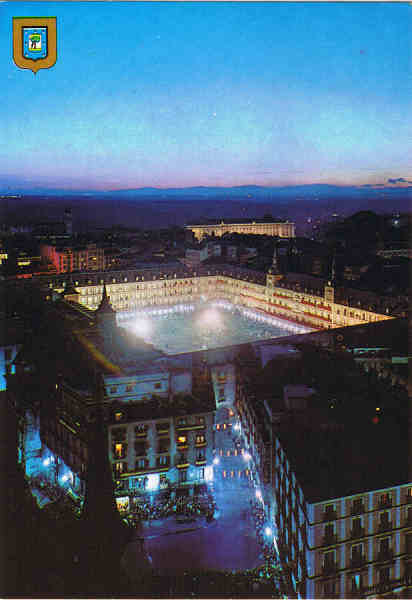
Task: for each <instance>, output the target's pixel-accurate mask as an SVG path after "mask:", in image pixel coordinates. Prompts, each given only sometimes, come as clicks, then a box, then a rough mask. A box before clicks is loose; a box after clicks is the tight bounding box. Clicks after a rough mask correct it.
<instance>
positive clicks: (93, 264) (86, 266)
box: [40, 244, 105, 273]
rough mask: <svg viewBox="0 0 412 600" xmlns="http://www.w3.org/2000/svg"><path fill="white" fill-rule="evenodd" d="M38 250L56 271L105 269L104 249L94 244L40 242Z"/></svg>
mask: <svg viewBox="0 0 412 600" xmlns="http://www.w3.org/2000/svg"><path fill="white" fill-rule="evenodd" d="M40 252H41V256H42V258H43V259H46V260H48V261H49V262H51V263H52V264H53V265H54V267H55V268H56V271H57V273H71V272H73V271H103V270H104V269H105V260H104V249H103V248H99V247H98V246H97V245H96V244H86V245H84V246H69V245H64V246H57V245H54V244H41V246H40Z"/></svg>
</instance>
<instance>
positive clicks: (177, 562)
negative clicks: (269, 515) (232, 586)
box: [124, 408, 264, 577]
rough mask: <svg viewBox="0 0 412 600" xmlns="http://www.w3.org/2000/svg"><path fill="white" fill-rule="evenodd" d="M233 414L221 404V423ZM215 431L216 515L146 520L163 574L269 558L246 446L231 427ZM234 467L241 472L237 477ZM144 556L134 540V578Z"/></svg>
mask: <svg viewBox="0 0 412 600" xmlns="http://www.w3.org/2000/svg"><path fill="white" fill-rule="evenodd" d="M228 413H229V409H227V408H219V409H218V410H217V413H216V424H217V425H219V424H220V423H222V424H223V421H225V423H226V424H227V423H228V422H230V421H231V420H233V419H234V414H233V416H232V417H231V419H230V421H228V419H227V416H228ZM215 436H216V437H215V448H216V452H215V456H216V458H215V465H214V467H215V477H214V484H213V492H214V497H215V500H216V513H215V519H214V520H213V521H212V522H210V523H207V522H206V519H204V518H198V519H197V520H196V521H194V522H189V523H187V524H185V525H180V524H179V525H178V524H175V525H174V517H170V518H168V519H167V520H163V521H161V520H157V521H153V522H150V523H149V522H145V523H144V525H143V528H142V530H141V531H140V535H141V536H142V537H144V548H145V551H146V552H147V553H148V555H149V556H150V559H149V560H150V561H151V564H149V565H148V567H152V568H154V569H156V571H158V572H159V573H163V574H167V573H172V572H179V571H188V570H235V571H242V570H246V569H251V568H254V567H256V566H258V565H261V564H263V563H264V557H263V555H262V549H261V547H260V544H259V542H258V539H257V536H256V530H255V525H254V521H253V518H252V513H251V506H250V501H251V500H253V499H254V498H255V490H254V488H253V487H252V486H251V485H250V484H249V482H248V480H247V477H246V474H245V472H246V469H247V468H248V466H249V465H248V461H247V460H245V459H244V458H243V455H242V454H241V452H240V449H237V448H235V445H234V441H233V437H234V436H233V435H232V432H231V427H230V426H229V427H228V426H226V428H225V429H223V427H219V429H218V430H217V431H216V433H215ZM235 452H236V454H237V455H235ZM220 454H222V456H220ZM218 461H219V462H218ZM216 463H217V464H216ZM239 471H241V473H242V474H241V476H239ZM231 472H233V473H234V474H235V473H236V475H234V476H233V477H231V476H230V473H231ZM224 474H225V476H224ZM141 556H142V555H141V552H140V548H139V544H138V543H136V542H134V543H132V544H130V545H129V547H128V549H127V551H126V554H125V556H124V564H125V566H126V568H127V570H128V573H129V575H130V576H131V577H133V575H135V577H139V574H138V573H134V568H135V565H136V564H138V565H139V568H140V564H139V563H140V561H141Z"/></svg>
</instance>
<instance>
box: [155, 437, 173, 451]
mask: <svg viewBox="0 0 412 600" xmlns="http://www.w3.org/2000/svg"><path fill="white" fill-rule="evenodd" d="M169 448H170V440H169V439H163V440H162V439H160V440H159V443H158V448H157V451H158V452H159V453H160V454H161V453H163V452H169Z"/></svg>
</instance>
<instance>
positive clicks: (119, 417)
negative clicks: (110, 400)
mask: <svg viewBox="0 0 412 600" xmlns="http://www.w3.org/2000/svg"><path fill="white" fill-rule="evenodd" d="M123 419H124V412H122V411H121V410H119V411H117V412H115V413H114V420H115V421H122V420H123Z"/></svg>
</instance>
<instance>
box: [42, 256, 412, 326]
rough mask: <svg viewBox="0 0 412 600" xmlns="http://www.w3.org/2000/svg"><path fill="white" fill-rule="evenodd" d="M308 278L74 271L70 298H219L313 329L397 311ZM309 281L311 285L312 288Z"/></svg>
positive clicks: (118, 301)
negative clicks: (305, 279)
mask: <svg viewBox="0 0 412 600" xmlns="http://www.w3.org/2000/svg"><path fill="white" fill-rule="evenodd" d="M312 279H313V280H314V281H312ZM312 279H311V280H310V281H309V283H306V282H305V281H303V282H299V281H298V280H296V278H295V279H294V278H292V277H290V278H289V276H286V277H285V276H282V275H276V274H273V273H268V274H267V275H265V274H264V273H260V272H253V271H250V270H248V269H242V268H239V267H233V266H227V267H223V268H213V267H210V268H209V267H208V268H202V267H199V269H196V270H195V271H193V270H190V269H187V270H186V269H184V268H182V269H181V270H169V271H168V270H167V269H162V270H161V269H147V270H139V271H138V270H124V271H112V272H110V273H104V272H102V273H78V274H77V273H76V274H75V275H74V276H73V279H72V282H73V285H74V286H75V288H76V290H77V296H76V297H75V298H74V299H75V300H76V301H78V302H79V303H80V304H82V305H84V306H86V307H87V308H90V309H92V310H95V309H96V308H97V307H98V305H99V303H100V299H101V297H102V291H103V284H106V287H107V292H108V294H109V297H110V302H111V304H112V305H113V307H114V309H115V310H116V312H120V313H121V312H123V311H124V312H128V311H135V310H138V309H141V308H144V307H155V306H173V305H175V304H182V303H193V302H198V301H200V300H202V301H204V300H215V299H224V300H228V301H229V302H231V303H233V304H236V305H239V306H243V307H245V308H250V309H253V310H260V311H264V312H267V313H269V314H271V315H273V316H276V317H279V318H281V319H285V320H290V321H292V322H294V323H300V324H302V325H307V326H309V327H311V328H314V329H329V328H335V327H346V326H348V325H360V324H363V323H371V322H376V321H381V320H386V319H390V318H392V315H393V314H396V311H395V310H394V307H393V305H392V302H391V299H388V300H387V301H386V300H384V299H380V298H378V297H374V296H372V295H371V294H369V293H365V294H362V293H361V292H357V293H356V294H353V296H352V295H351V291H350V290H349V291H347V290H345V289H343V288H339V289H337V288H335V287H334V286H331V285H328V284H327V282H322V280H317V279H316V280H315V278H312ZM44 282H45V283H46V282H47V284H48V285H49V287H50V288H53V289H55V290H57V291H60V292H61V291H63V290H64V287H65V286H66V285H67V284H68V280H67V279H65V278H59V277H50V278H48V279H46V278H44ZM314 282H315V284H316V287H311V286H314ZM405 311H406V308H405Z"/></svg>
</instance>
